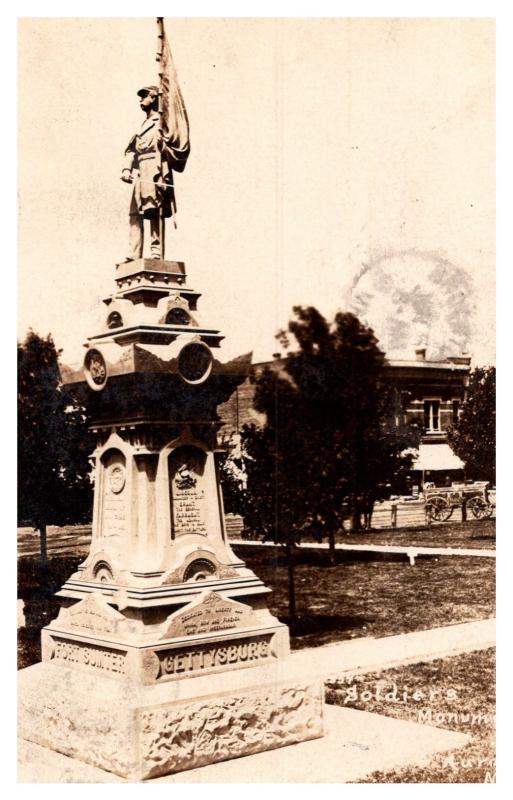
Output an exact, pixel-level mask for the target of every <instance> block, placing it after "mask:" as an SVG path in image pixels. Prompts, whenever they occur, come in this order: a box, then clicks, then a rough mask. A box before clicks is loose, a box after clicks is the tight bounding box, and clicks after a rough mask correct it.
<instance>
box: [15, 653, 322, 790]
mask: <svg viewBox="0 0 513 800" xmlns="http://www.w3.org/2000/svg"><path fill="white" fill-rule="evenodd" d="M293 673H294V670H292V671H290V670H289V659H280V660H279V661H277V662H276V663H273V664H268V665H265V666H258V667H252V668H249V669H244V670H237V671H233V672H223V673H221V674H217V675H209V676H202V677H196V678H187V679H184V680H179V681H174V682H169V683H165V684H161V685H152V686H141V685H138V684H136V683H133V682H130V681H124V682H119V681H116V680H114V679H112V678H110V677H103V676H99V675H94V676H93V675H88V674H86V673H85V672H82V671H80V670H74V669H70V668H69V667H66V666H60V665H57V664H54V663H41V664H36V665H34V666H32V667H28V668H27V669H24V670H21V671H20V673H19V690H18V697H19V735H20V736H21V738H22V739H26V740H28V741H31V742H35V743H36V744H39V745H42V746H43V747H47V748H50V749H52V750H56V751H57V752H59V753H64V754H65V755H67V756H71V757H72V758H76V759H79V760H80V761H83V762H85V763H87V764H91V765H92V766H94V767H100V768H101V769H104V770H107V771H108V772H113V773H115V774H117V775H120V776H122V777H124V778H127V779H129V780H132V781H139V780H144V779H146V778H155V777H159V776H162V775H169V774H171V773H175V772H180V771H183V770H189V769H193V768H194V767H200V766H204V765H206V764H212V763H215V762H218V761H225V760H227V759H231V758H236V757H239V756H244V755H250V754H253V753H259V752H262V751H264V750H272V749H275V748H277V747H283V746H285V745H289V744H294V743H297V742H302V741H307V740H309V739H316V738H319V737H321V736H323V735H324V730H323V686H322V682H321V681H317V680H314V681H312V680H305V679H302V678H301V677H300V676H294V674H293Z"/></svg>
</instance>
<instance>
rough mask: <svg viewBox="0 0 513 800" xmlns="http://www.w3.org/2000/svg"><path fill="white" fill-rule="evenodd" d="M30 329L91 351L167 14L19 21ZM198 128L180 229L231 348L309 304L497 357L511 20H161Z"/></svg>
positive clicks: (397, 340)
mask: <svg viewBox="0 0 513 800" xmlns="http://www.w3.org/2000/svg"><path fill="white" fill-rule="evenodd" d="M18 30H19V56H18V58H19V81H18V88H19V113H18V123H19V139H18V142H19V158H18V203H19V226H18V326H19V327H18V335H19V337H20V338H23V337H24V335H25V334H26V332H27V330H28V328H29V327H32V328H33V329H34V330H36V331H37V332H38V333H40V334H42V335H46V334H47V333H52V335H53V337H54V340H55V342H56V344H57V346H58V347H59V348H62V350H63V356H62V357H63V360H64V361H67V362H69V363H71V362H74V361H77V360H80V359H81V358H82V357H83V355H82V354H83V348H82V345H83V343H84V342H85V341H86V339H87V336H92V335H94V334H95V333H97V332H98V320H99V318H100V317H99V315H100V314H102V313H103V310H102V309H105V306H103V305H102V303H101V299H102V298H104V297H106V296H107V295H109V294H110V293H111V292H112V291H113V290H114V288H115V287H114V268H115V263H116V262H117V261H119V260H121V259H122V258H123V257H124V256H125V255H126V240H127V232H128V216H127V215H128V206H129V200H130V192H131V189H130V187H128V186H127V185H126V184H124V183H122V182H121V181H120V172H121V166H122V161H123V152H124V148H125V146H126V144H127V143H128V140H129V139H130V137H131V136H132V134H133V133H134V132H135V131H136V130H137V129H138V128H139V126H140V123H141V121H142V115H141V112H140V110H139V107H138V98H137V96H136V91H137V89H138V88H139V87H140V86H142V85H146V84H148V83H155V82H156V63H155V60H154V55H155V51H156V23H155V20H154V18H147V19H146V18H131V19H124V18H66V19H58V18H44V19H36V18H25V19H22V20H20V21H19V26H18ZM166 30H167V33H168V37H169V40H170V45H171V49H172V52H173V57H174V61H175V65H176V68H177V71H178V77H179V81H180V85H181V88H182V93H183V96H184V99H185V104H186V107H187V111H188V114H189V120H190V126H191V145H192V149H191V155H190V157H189V161H188V163H187V166H186V169H185V172H184V173H183V174H182V175H178V176H176V181H175V183H176V187H177V203H178V217H177V223H178V230H177V231H174V230H173V229H170V228H169V227H168V237H167V240H168V241H167V248H168V249H167V257H168V258H170V259H176V260H180V261H185V263H186V268H187V273H188V276H189V278H188V284H189V285H190V286H191V287H192V288H194V289H196V290H198V291H201V292H202V294H203V296H202V298H201V300H200V304H199V310H200V313H201V317H202V321H203V322H204V323H205V324H206V325H209V326H212V327H215V328H219V329H221V331H222V333H224V335H225V336H226V340H225V342H224V343H223V348H222V351H221V358H222V360H228V359H229V358H231V357H233V356H236V355H238V354H241V353H245V352H248V351H253V354H254V356H253V357H254V360H255V361H262V360H265V359H268V358H270V357H271V355H272V353H273V352H276V350H277V349H279V346H278V345H277V342H276V341H275V338H274V336H275V334H276V332H277V331H278V330H279V329H281V328H284V327H286V325H287V322H288V320H289V319H290V317H291V315H292V307H293V306H294V305H297V304H301V305H314V306H316V307H317V308H318V309H319V310H320V311H321V312H322V313H324V314H325V315H326V316H328V317H332V316H333V315H334V313H335V312H336V311H338V310H353V311H357V313H358V315H359V316H360V317H361V318H362V319H363V320H364V321H365V322H367V324H370V325H371V326H372V327H373V328H374V330H375V331H376V334H377V336H378V338H379V339H380V343H381V346H382V347H383V348H384V349H385V350H386V351H387V352H388V353H389V355H392V356H393V355H396V356H400V357H406V356H407V355H412V353H413V348H414V347H415V346H416V345H421V344H422V345H426V346H427V347H428V357H429V356H431V357H436V356H440V355H442V356H443V355H447V354H454V353H455V351H468V352H470V353H471V355H472V357H473V363H475V364H490V363H494V360H495V348H494V313H495V312H494V302H495V298H494V293H495V277H494V276H495V219H494V217H495V186H494V180H495V177H494V172H495V153H494V103H495V97H494V92H495V89H494V58H495V56H494V25H493V21H491V20H488V19H479V18H474V19H449V18H446V19H435V18H423V19H415V18H408V19H406V18H402V19H401V18H394V19H379V18H378V19H376V18H365V19H358V18H350V19H344V18H315V19H278V20H273V19H265V18H258V19H247V18H246V19H236V18H226V19H223V18H209V19H202V18H194V19H187V18H180V19H172V18H166Z"/></svg>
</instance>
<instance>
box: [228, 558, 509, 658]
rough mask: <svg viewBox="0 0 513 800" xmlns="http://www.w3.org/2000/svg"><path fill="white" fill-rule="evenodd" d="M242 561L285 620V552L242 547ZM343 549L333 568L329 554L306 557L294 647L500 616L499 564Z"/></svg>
mask: <svg viewBox="0 0 513 800" xmlns="http://www.w3.org/2000/svg"><path fill="white" fill-rule="evenodd" d="M234 550H235V552H236V553H237V554H238V555H239V556H241V558H243V559H244V560H245V561H246V562H247V564H248V566H250V567H251V568H252V569H253V570H254V571H255V572H256V574H257V575H258V576H259V577H260V578H262V580H263V581H264V583H265V584H266V585H267V586H269V587H270V588H271V589H272V590H273V594H271V595H270V597H269V607H270V609H271V611H272V612H273V613H274V614H276V615H277V616H278V617H280V618H281V619H282V620H283V621H285V622H287V623H288V624H290V622H289V620H288V619H287V613H288V606H287V568H286V561H285V558H284V556H283V554H282V552H281V548H274V547H262V548H260V547H254V546H247V547H244V546H243V545H237V546H235V547H234ZM364 555H366V554H361V553H360V554H358V555H357V556H356V557H353V554H352V553H348V552H344V551H338V552H337V560H338V563H337V564H336V565H335V566H328V564H327V553H326V552H325V551H311V550H308V551H305V550H303V551H300V552H299V553H298V560H297V568H296V586H297V590H296V591H297V606H298V616H299V620H298V622H296V623H292V624H291V645H292V648H294V649H297V648H302V647H313V646H317V645H323V644H329V643H330V642H336V641H340V640H341V639H351V638H356V637H360V636H374V637H379V636H390V635H392V634H396V633H407V632H408V631H418V630H424V629H427V628H436V627H439V626H442V625H451V624H453V623H457V622H468V621H470V620H475V619H486V618H487V617H493V616H494V615H495V559H490V558H472V557H465V556H462V557H458V556H440V557H438V556H437V557H434V558H433V557H426V558H419V559H418V560H417V562H416V564H415V566H410V565H409V562H408V560H407V559H405V558H404V557H402V558H400V559H391V558H390V557H389V556H384V557H382V558H376V555H375V554H374V555H373V556H372V559H371V558H369V559H365V558H364V557H363V556H364Z"/></svg>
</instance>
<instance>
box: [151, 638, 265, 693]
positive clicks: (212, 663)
mask: <svg viewBox="0 0 513 800" xmlns="http://www.w3.org/2000/svg"><path fill="white" fill-rule="evenodd" d="M272 636H273V634H272V633H268V634H260V635H259V636H253V637H251V638H250V639H240V640H231V641H230V640H229V641H227V642H224V643H222V644H220V643H217V644H204V645H196V646H194V647H184V648H176V649H173V650H159V651H157V652H156V656H157V658H158V660H159V669H158V674H157V681H160V680H171V679H173V678H179V677H182V676H184V675H187V676H190V675H197V674H200V673H202V672H213V671H220V670H225V669H237V668H240V667H246V666H252V665H254V664H261V663H262V662H264V661H268V660H269V659H272V658H275V657H276V656H275V654H274V653H273V651H272V649H271V638H272Z"/></svg>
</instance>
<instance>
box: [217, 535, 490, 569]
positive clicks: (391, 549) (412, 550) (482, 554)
mask: <svg viewBox="0 0 513 800" xmlns="http://www.w3.org/2000/svg"><path fill="white" fill-rule="evenodd" d="M230 544H231V545H234V544H238V545H244V546H246V545H247V546H250V547H251V546H252V547H279V545H276V544H275V543H274V542H256V541H253V540H251V539H230ZM298 547H301V548H303V549H305V550H328V548H329V545H328V544H327V543H326V542H319V543H315V542H301V543H300V544H299V545H298ZM335 550H347V551H351V550H353V551H359V552H361V553H396V554H399V555H405V556H407V557H408V558H409V559H410V564H412V565H413V564H415V559H416V558H417V557H418V556H477V557H478V558H495V557H496V556H495V553H496V551H495V550H478V549H477V548H472V547H471V548H469V547H420V546H417V545H409V546H402V547H401V545H392V544H336V545H335Z"/></svg>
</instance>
